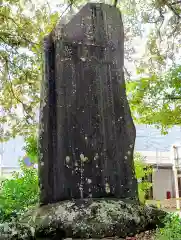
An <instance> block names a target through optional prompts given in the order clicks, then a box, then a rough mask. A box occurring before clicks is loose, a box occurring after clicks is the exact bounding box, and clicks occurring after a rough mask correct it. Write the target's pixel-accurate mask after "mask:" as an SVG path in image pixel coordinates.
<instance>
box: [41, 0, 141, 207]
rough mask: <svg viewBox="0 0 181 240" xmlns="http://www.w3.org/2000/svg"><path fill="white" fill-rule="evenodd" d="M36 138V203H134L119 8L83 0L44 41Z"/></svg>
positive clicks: (130, 128) (131, 142) (130, 129)
mask: <svg viewBox="0 0 181 240" xmlns="http://www.w3.org/2000/svg"><path fill="white" fill-rule="evenodd" d="M44 51H45V74H44V79H43V82H42V96H41V109H40V139H39V150H40V157H39V178H40V191H41V194H40V195H41V197H40V200H41V204H48V203H53V202H58V201H62V200H70V199H81V198H119V199H124V198H132V199H137V181H136V179H135V173H134V163H133V150H134V144H135V135H136V131H135V127H134V124H133V120H132V117H131V113H130V108H129V105H128V101H127V97H126V92H125V80H124V74H123V65H124V31H123V23H122V19H121V14H120V11H119V10H118V9H116V8H115V7H113V6H109V5H106V4H96V3H88V4H86V5H85V6H84V7H83V8H82V9H81V10H80V11H79V13H78V14H76V15H75V16H73V17H72V19H71V20H69V21H67V23H66V24H65V23H64V24H62V23H61V22H60V23H59V24H58V25H57V26H56V28H55V29H54V30H53V31H52V33H50V34H49V35H48V36H47V37H45V39H44Z"/></svg>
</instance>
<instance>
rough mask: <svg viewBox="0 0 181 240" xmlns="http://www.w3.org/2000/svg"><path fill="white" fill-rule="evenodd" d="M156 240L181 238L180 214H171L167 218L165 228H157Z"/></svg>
mask: <svg viewBox="0 0 181 240" xmlns="http://www.w3.org/2000/svg"><path fill="white" fill-rule="evenodd" d="M155 239H156V240H177V239H181V219H180V218H179V216H178V214H170V215H168V216H167V217H166V219H165V226H164V228H160V229H157V233H156V238H155Z"/></svg>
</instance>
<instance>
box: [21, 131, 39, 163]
mask: <svg viewBox="0 0 181 240" xmlns="http://www.w3.org/2000/svg"><path fill="white" fill-rule="evenodd" d="M23 149H24V150H25V152H26V155H27V156H28V157H29V158H30V160H31V162H33V163H37V162H38V159H37V157H38V143H37V136H36V135H31V136H28V137H27V138H25V146H24V148H23Z"/></svg>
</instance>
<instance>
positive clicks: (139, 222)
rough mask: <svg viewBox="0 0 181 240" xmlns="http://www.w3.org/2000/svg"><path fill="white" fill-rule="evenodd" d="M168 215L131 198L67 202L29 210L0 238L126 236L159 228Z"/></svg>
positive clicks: (57, 238)
mask: <svg viewBox="0 0 181 240" xmlns="http://www.w3.org/2000/svg"><path fill="white" fill-rule="evenodd" d="M165 216H166V213H165V212H164V211H162V210H159V209H157V208H154V207H149V206H142V205H138V204H134V203H133V202H129V201H121V200H114V199H110V200H108V199H106V200H104V199H101V200H90V199H89V200H76V201H65V202H60V203H56V204H51V205H46V206H42V207H39V208H34V209H32V210H30V211H28V212H27V213H25V214H24V216H23V217H21V219H19V222H18V224H16V225H15V226H9V230H7V229H6V230H3V231H2V229H1V236H2V237H4V238H2V237H1V238H0V239H3V240H5V239H8V240H10V239H24V240H25V239H27V240H28V239H44V240H45V239H47V240H48V239H51V240H53V239H54V240H60V239H62V238H77V239H86V238H107V237H120V238H124V237H126V236H134V235H136V234H137V233H139V232H143V231H145V230H148V229H150V228H156V226H157V225H159V224H160V223H161V221H162V220H163V218H164V217H165ZM10 230H12V231H10ZM22 234H23V237H22V236H21V235H22Z"/></svg>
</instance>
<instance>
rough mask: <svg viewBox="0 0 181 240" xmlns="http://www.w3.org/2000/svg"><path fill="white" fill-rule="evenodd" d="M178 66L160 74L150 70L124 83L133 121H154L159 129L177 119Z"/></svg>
mask: <svg viewBox="0 0 181 240" xmlns="http://www.w3.org/2000/svg"><path fill="white" fill-rule="evenodd" d="M180 80H181V66H179V65H178V66H177V65H175V66H174V67H172V68H170V69H169V71H168V72H166V73H164V74H162V75H158V74H157V75H156V74H153V75H151V76H150V77H142V78H140V79H138V80H137V81H133V82H129V83H127V91H128V95H130V99H129V102H130V107H131V110H132V113H133V115H134V118H135V120H136V122H138V123H144V124H155V125H156V127H158V128H161V130H162V133H163V134H165V133H167V129H168V128H169V127H172V126H173V125H178V124H180V123H181V108H180V105H181V90H180V89H181V81H180Z"/></svg>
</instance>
